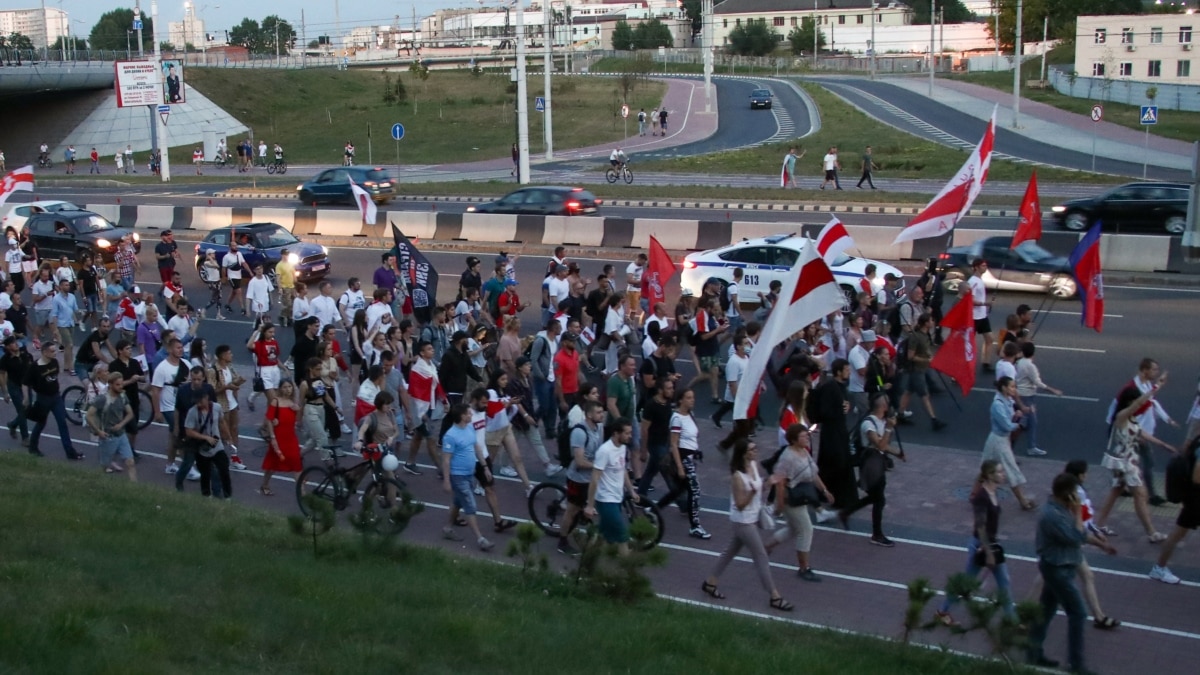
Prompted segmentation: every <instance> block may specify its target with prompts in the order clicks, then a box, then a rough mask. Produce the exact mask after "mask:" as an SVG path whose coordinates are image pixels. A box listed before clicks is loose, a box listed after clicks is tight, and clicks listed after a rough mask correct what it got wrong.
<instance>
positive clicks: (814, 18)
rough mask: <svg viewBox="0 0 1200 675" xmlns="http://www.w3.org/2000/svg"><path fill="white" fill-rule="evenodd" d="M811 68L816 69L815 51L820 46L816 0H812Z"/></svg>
mask: <svg viewBox="0 0 1200 675" xmlns="http://www.w3.org/2000/svg"><path fill="white" fill-rule="evenodd" d="M812 25H813V70H816V69H817V51H818V50H819V49H820V48H821V42H820V41H821V30H820V29H819V28H817V0H813V15H812Z"/></svg>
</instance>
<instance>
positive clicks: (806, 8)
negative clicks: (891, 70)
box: [713, 0, 913, 52]
mask: <svg viewBox="0 0 1200 675" xmlns="http://www.w3.org/2000/svg"><path fill="white" fill-rule="evenodd" d="M814 16H815V17H816V20H817V26H818V27H819V28H820V30H821V32H822V33H824V34H825V40H826V44H827V45H828V44H829V39H830V34H831V33H833V34H836V32H837V31H838V30H839V29H842V30H844V29H852V28H862V27H866V28H867V29H870V27H871V20H872V16H873V17H874V21H875V28H876V30H878V29H881V28H887V27H892V26H907V25H911V24H912V20H913V11H912V8H910V7H909V6H908V5H905V4H904V3H901V2H895V1H891V0H881V1H873V0H814V2H813V3H812V4H811V5H810V4H809V3H808V2H806V1H805V0H724V2H721V3H720V4H719V5H716V6H715V7H713V35H714V37H715V39H716V44H718V45H726V44H729V34H730V33H731V32H733V30H734V29H735V28H737V27H738V26H742V25H748V24H750V23H761V24H766V25H767V26H769V27H771V28H773V29H774V30H775V32H776V33H778V34H779V36H780V39H781V40H783V39H787V35H788V33H791V32H792V30H793V29H795V28H799V27H800V23H801V21H802V20H803V19H806V18H809V17H814ZM876 39H877V42H878V51H880V52H884V51H888V50H889V47H888V45H887V44H886V40H887V36H886V35H882V34H881V35H879V36H877V38H876Z"/></svg>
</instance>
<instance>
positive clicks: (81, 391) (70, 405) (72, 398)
mask: <svg viewBox="0 0 1200 675" xmlns="http://www.w3.org/2000/svg"><path fill="white" fill-rule="evenodd" d="M94 386H95V385H91V387H93V391H94ZM88 389H89V386H88V385H82V384H73V385H71V386H69V387H67V388H66V389H64V390H63V393H62V398H63V407H64V408H66V413H67V421H68V422H70V423H71V424H74V425H75V426H83V418H84V417H85V416H86V415H87V408H88V404H90V403H91V402H92V399H93V398H95V397H96V394H94V393H89V391H88ZM137 391H138V418H137V428H138V431H141V430H142V429H145V428H146V427H148V426H150V422H151V421H152V420H153V419H154V404H153V403H152V402H151V400H150V394H149V393H148V392H147V391H146V390H144V389H141V388H139V389H138V390H137Z"/></svg>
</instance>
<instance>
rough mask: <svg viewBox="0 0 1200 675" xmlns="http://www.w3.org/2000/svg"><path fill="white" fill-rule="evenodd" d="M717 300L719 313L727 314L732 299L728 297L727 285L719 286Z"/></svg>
mask: <svg viewBox="0 0 1200 675" xmlns="http://www.w3.org/2000/svg"><path fill="white" fill-rule="evenodd" d="M717 299H718V301H719V302H720V303H721V311H722V312H725V313H726V314H728V313H729V305H731V304H732V301H733V299H732V298H730V297H729V284H721V293H720V294H719V295H718V296H717Z"/></svg>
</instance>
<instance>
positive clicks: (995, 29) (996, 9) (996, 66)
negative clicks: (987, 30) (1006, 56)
mask: <svg viewBox="0 0 1200 675" xmlns="http://www.w3.org/2000/svg"><path fill="white" fill-rule="evenodd" d="M992 44H994V45H995V46H996V56H995V57H994V60H993V61H992V63H993V65H992V70H1000V0H992Z"/></svg>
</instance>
